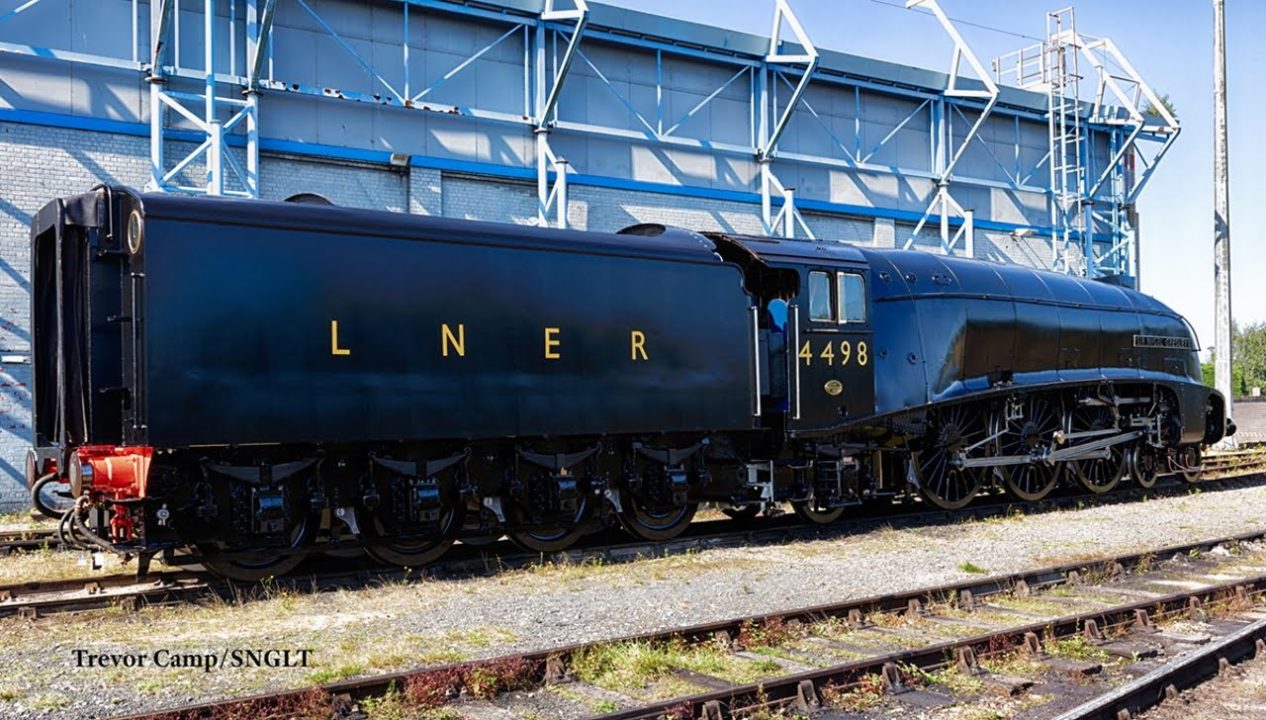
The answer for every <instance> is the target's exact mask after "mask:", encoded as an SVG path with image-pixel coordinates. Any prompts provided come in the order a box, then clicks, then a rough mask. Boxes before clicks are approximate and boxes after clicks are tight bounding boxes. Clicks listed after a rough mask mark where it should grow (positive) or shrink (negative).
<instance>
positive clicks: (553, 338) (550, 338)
mask: <svg viewBox="0 0 1266 720" xmlns="http://www.w3.org/2000/svg"><path fill="white" fill-rule="evenodd" d="M560 332H562V331H561V330H559V329H558V328H556V327H551V328H545V359H546V360H560V359H562V357H563V356H562V355H561V354H560V353H559V352H558V348H560V347H562V346H563V341H562V340H559V339H558V334H559V333H560Z"/></svg>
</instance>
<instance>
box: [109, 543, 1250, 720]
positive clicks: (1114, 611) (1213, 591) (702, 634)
mask: <svg viewBox="0 0 1266 720" xmlns="http://www.w3.org/2000/svg"><path fill="white" fill-rule="evenodd" d="M1263 539H1266V532H1252V533H1244V534H1239V535H1233V536H1228V537H1223V538H1218V539H1214V540H1206V541H1202V542H1198V543H1189V544H1184V545H1175V546H1169V547H1165V548H1161V549H1157V550H1150V551H1145V552H1133V553H1128V554H1123V555H1118V556H1115V557H1110V558H1106V559H1103V560H1098V561H1092V562H1081V563H1065V564H1060V565H1054V566H1050V567H1044V568H1040V569H1036V570H1030V571H1025V572H1019V573H1012V574H1006V575H997V576H991V577H988V578H981V579H976V580H969V581H964V582H957V583H949V584H946V585H940V586H935V587H927V588H920V589H917V590H912V591H908V592H901V593H893V594H889V595H877V596H871V597H866V598H861V599H854V600H846V601H844V602H840V603H833V604H828V605H818V606H814V607H807V608H800V609H796V610H790V611H785V612H776V613H764V614H756V615H748V616H743V617H738V618H732V619H728V620H722V621H717V622H709V623H702V624H698V625H692V626H688V627H682V628H675V629H672V630H668V631H662V632H650V633H641V634H636V635H629V636H624V637H619V638H614V639H609V640H602V641H598V642H590V643H579V644H573V645H567V646H563V647H555V648H550V649H548V650H541V651H535V652H530V653H525V654H517V655H510V656H502V657H497V658H492V659H487V660H479V661H471V662H461V663H452V664H449V665H444V666H440V667H434V668H426V669H421V670H413V671H407V672H397V673H390V674H386V675H379V676H375V677H371V678H364V679H359V680H349V681H342V682H337V683H331V684H326V685H321V686H318V687H315V688H313V687H308V688H303V689H296V690H290V691H283V692H280V693H268V694H259V695H253V696H249V697H244V698H237V699H232V700H225V701H218V702H210V703H199V704H193V705H187V706H182V707H179V708H173V709H170V710H164V711H160V712H149V713H142V714H138V715H132V716H128V718H129V720H140V719H141V718H147V719H157V718H163V719H173V720H174V719H175V718H180V719H181V720H190V719H192V718H214V717H221V716H232V715H233V713H242V712H246V711H249V710H250V709H251V708H256V707H260V706H263V705H267V706H269V707H284V706H285V703H287V702H295V703H298V702H304V701H310V700H311V698H312V693H314V692H319V693H324V694H325V695H327V696H329V697H331V698H340V697H346V698H348V699H351V700H363V699H366V698H370V697H375V696H379V695H382V694H384V693H386V692H389V691H390V690H391V689H392V688H396V689H399V688H404V687H407V686H408V685H409V683H410V681H417V680H418V679H419V678H427V677H432V678H444V677H453V676H455V675H457V674H459V673H461V672H463V671H472V670H476V669H478V668H481V667H492V668H495V667H498V666H504V665H505V664H506V663H515V664H517V666H519V667H522V668H525V673H526V674H527V675H529V676H530V679H531V680H532V681H533V682H537V683H539V682H544V680H545V678H546V676H547V675H555V676H556V675H560V674H561V673H563V672H564V671H565V663H566V660H567V658H568V657H570V656H571V655H572V654H573V653H575V652H578V651H583V650H587V649H591V648H594V647H599V646H607V645H614V644H620V643H655V642H668V641H673V640H681V641H686V642H697V641H703V640H709V639H716V638H718V637H720V636H722V635H723V636H724V637H725V638H726V639H727V640H733V639H735V638H738V637H740V636H741V633H742V632H743V631H744V629H745V628H749V627H752V626H760V625H761V624H762V623H791V622H800V623H805V624H808V623H812V622H816V621H820V620H823V619H829V618H844V619H852V620H853V621H856V620H857V619H858V618H864V617H865V616H867V615H870V614H873V613H887V612H894V611H896V612H900V611H906V612H909V611H915V610H919V609H921V608H922V607H923V606H924V604H938V603H950V604H956V605H958V606H959V607H962V608H966V607H970V606H971V605H972V604H974V603H975V602H977V601H978V600H979V599H980V598H984V597H989V596H991V595H998V594H1003V593H1008V592H1011V591H1013V590H1015V589H1016V588H1018V587H1023V586H1027V587H1028V588H1039V587H1050V586H1055V585H1059V584H1063V583H1067V582H1070V581H1076V578H1078V577H1086V576H1091V575H1102V576H1105V577H1115V576H1119V575H1121V574H1122V573H1124V572H1125V571H1127V570H1129V569H1131V568H1137V567H1139V566H1140V565H1147V566H1150V565H1151V563H1152V561H1153V559H1155V558H1158V557H1169V556H1189V555H1190V554H1192V553H1194V552H1204V551H1208V550H1211V549H1213V548H1215V547H1218V546H1220V545H1227V544H1238V543H1245V542H1254V541H1262V540H1263ZM1074 573H1076V574H1075V575H1074ZM1241 587H1242V588H1243V590H1239V589H1238V588H1241ZM1263 591H1266V575H1260V576H1256V577H1251V578H1245V579H1238V580H1234V581H1229V582H1223V583H1217V584H1213V585H1209V586H1207V587H1205V588H1201V589H1195V590H1185V591H1182V592H1179V593H1175V594H1172V595H1167V596H1158V597H1154V598H1149V599H1145V600H1138V601H1135V602H1130V603H1128V604H1123V605H1119V606H1115V607H1111V608H1096V609H1094V610H1091V611H1087V612H1084V613H1079V614H1074V615H1068V616H1064V617H1061V618H1057V619H1044V620H1040V621H1033V622H1030V623H1026V624H1023V625H1018V626H1015V627H1010V628H1003V629H998V630H993V631H990V632H988V633H986V634H982V635H978V636H973V637H970V638H965V639H960V640H949V641H943V642H938V643H933V644H929V645H928V646H926V647H923V648H920V649H911V650H902V651H898V652H893V653H887V654H883V655H877V656H875V657H872V658H868V659H865V660H859V661H851V662H847V663H844V664H841V665H836V666H834V667H830V668H825V669H819V670H813V671H809V672H803V673H798V674H793V675H786V676H783V677H780V678H772V679H766V680H762V681H760V682H759V683H753V684H750V685H741V686H735V687H731V688H726V689H724V690H718V691H712V692H706V693H701V694H699V695H694V696H689V697H678V698H674V699H671V700H667V701H662V702H655V703H651V704H648V705H645V706H642V707H638V708H631V709H626V710H622V711H618V712H614V713H609V714H605V715H601V716H599V717H601V718H603V720H635V719H640V718H658V717H661V716H663V715H667V714H670V713H677V714H678V715H679V716H683V715H684V716H685V717H699V716H700V714H701V713H702V712H703V710H704V705H706V704H709V703H714V702H715V703H719V705H720V708H721V710H722V711H724V710H726V709H728V708H740V707H742V708H747V707H753V706H755V705H759V704H778V703H782V702H786V701H794V699H795V698H797V697H798V696H800V697H803V696H804V687H805V686H804V685H803V683H804V682H810V683H812V685H813V688H814V695H813V696H814V697H815V698H816V697H817V696H818V695H819V694H820V692H821V690H822V689H823V688H825V687H826V686H828V685H834V686H848V685H849V684H850V683H854V682H856V681H857V680H858V679H860V678H861V677H863V676H865V675H869V674H878V673H880V672H881V671H882V670H883V668H884V666H885V665H887V664H892V663H898V664H906V665H915V666H918V667H920V668H924V669H935V668H938V667H943V666H944V665H945V664H946V658H947V657H952V655H953V651H955V650H957V649H959V648H967V647H971V648H973V649H974V650H975V651H976V652H978V653H979V654H982V655H983V654H985V653H986V651H989V650H991V649H992V650H993V651H996V650H998V649H999V648H1000V647H1002V646H1004V645H1005V646H1019V645H1020V644H1021V643H1023V642H1024V639H1025V638H1024V636H1025V634H1026V633H1040V632H1045V631H1048V630H1050V631H1051V632H1053V633H1055V636H1056V637H1066V636H1068V635H1071V634H1076V633H1078V632H1081V630H1082V629H1083V627H1084V625H1085V621H1086V620H1095V621H1096V622H1098V623H1099V626H1100V627H1101V628H1113V627H1117V626H1120V625H1122V624H1124V623H1131V622H1134V621H1135V620H1136V618H1137V616H1138V615H1137V613H1136V611H1140V610H1141V611H1144V612H1149V613H1154V614H1160V613H1165V612H1173V611H1176V610H1183V611H1185V610H1186V609H1187V608H1189V603H1190V598H1192V597H1197V598H1199V599H1200V600H1202V601H1204V602H1209V601H1214V600H1219V599H1222V598H1223V597H1227V596H1233V595H1241V596H1248V595H1250V594H1261V593H1262V592H1263ZM713 710H715V707H714V708H713ZM713 716H714V715H704V717H713Z"/></svg>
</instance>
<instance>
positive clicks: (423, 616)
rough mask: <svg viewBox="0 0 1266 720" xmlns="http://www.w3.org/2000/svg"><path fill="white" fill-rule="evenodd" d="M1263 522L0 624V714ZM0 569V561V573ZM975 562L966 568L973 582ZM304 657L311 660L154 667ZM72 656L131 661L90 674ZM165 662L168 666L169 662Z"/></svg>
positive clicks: (847, 590)
mask: <svg viewBox="0 0 1266 720" xmlns="http://www.w3.org/2000/svg"><path fill="white" fill-rule="evenodd" d="M1253 529H1263V530H1266V487H1258V488H1249V489H1239V490H1230V491H1224V492H1206V493H1194V494H1191V495H1187V496H1180V497H1173V498H1165V499H1159V500H1151V501H1146V502H1140V503H1135V504H1131V505H1124V506H1121V505H1118V506H1111V507H1099V508H1091V509H1083V510H1071V511H1064V512H1058V513H1049V514H1043V515H1035V516H1014V517H1008V518H1004V519H993V520H985V521H971V522H963V523H959V524H953V525H940V526H929V527H922V528H914V529H901V530H893V529H881V530H878V531H875V532H871V533H867V534H864V535H857V536H853V537H849V538H842V539H835V540H830V541H816V542H795V543H788V544H785V545H777V546H763V547H755V548H740V549H719V550H710V551H703V552H698V553H693V554H687V555H679V556H675V557H670V558H662V559H648V560H642V561H638V562H635V563H628V564H621V565H610V566H597V565H583V566H547V567H539V568H530V569H526V570H520V571H512V572H507V573H504V574H502V575H499V576H496V577H490V578H473V579H463V580H446V581H428V582H423V583H417V584H391V585H384V586H382V587H376V588H370V589H365V590H358V591H341V592H334V593H322V594H318V595H308V594H302V593H287V592H281V591H273V592H269V591H268V590H267V589H265V590H263V591H261V593H260V594H261V595H262V596H263V597H262V599H256V600H253V601H249V602H242V603H224V602H217V603H214V604H211V605H208V606H204V607H197V608H191V607H187V606H186V607H175V608H149V609H147V610H144V611H142V612H140V613H132V614H123V613H101V614H95V615H92V616H79V617H74V618H69V617H50V618H43V619H40V620H36V621H29V620H21V619H17V618H10V619H5V620H0V667H4V668H5V673H4V674H3V675H0V718H54V717H66V718H93V717H103V716H108V715H114V714H120V713H125V712H137V711H140V710H144V709H155V708H158V707H163V706H170V705H175V704H181V703H185V702H191V701H195V700H210V699H215V698H218V697H224V696H232V695H240V694H246V693H253V692H260V691H263V690H267V689H275V688H282V687H295V686H303V685H306V684H309V683H312V682H324V681H330V680H335V679H340V678H344V677H352V676H357V675H364V674H377V673H381V672H387V671H392V670H402V669H408V668H413V667H417V666H420V665H428V664H430V665H433V664H441V663H445V662H452V661H455V660H460V659H466V658H474V657H486V656H491V655H497V654H502V653H505V652H509V651H512V650H528V649H540V648H544V647H551V646H558V645H564V644H569V643H574V642H581V641H591V640H599V639H603V638H612V637H617V636H621V635H627V634H632V633H637V632H645V631H651V630H660V629H668V628H671V627H674V626H680V625H685V624H693V623H700V622H706V621H714V620H720V619H724V618H729V617H733V616H736V615H742V614H748V613H757V612H776V611H778V610H787V609H792V608H797V607H803V606H808V605H816V604H820V603H828V602H838V601H841V600H844V599H847V598H853V597H860V596H866V595H873V594H879V593H886V592H894V591H899V590H908V589H915V588H918V587H922V586H927V585H933V584H939V583H944V582H949V581H954V580H962V579H966V578H969V577H972V576H973V575H977V576H978V573H979V571H982V570H983V571H985V572H988V573H1004V572H1014V571H1018V570H1021V569H1025V568H1030V567H1038V566H1043V565H1049V564H1053V563H1058V562H1069V561H1074V560H1080V559H1088V558H1091V557H1096V556H1100V555H1106V554H1112V553H1116V552H1119V551H1126V550H1143V549H1147V548H1160V547H1163V546H1167V545H1173V544H1178V543H1183V542H1191V541H1196V540H1201V539H1210V538H1214V537H1218V536H1221V535H1226V534H1231V533H1239V532H1247V531H1251V530H1253ZM3 562H4V560H3V559H2V558H0V564H2V563H3ZM962 568H967V569H969V570H972V571H975V572H967V571H965V570H964V569H962ZM299 648H308V649H311V650H312V652H311V654H310V656H309V662H308V666H307V667H303V668H267V667H265V668H262V669H261V668H254V667H245V668H225V667H220V668H217V669H215V670H213V671H206V670H204V669H201V668H197V667H193V668H172V667H161V668H160V667H154V661H155V660H157V659H159V656H157V655H156V653H158V652H159V651H164V652H166V653H168V656H170V654H172V653H176V654H186V655H190V656H202V655H204V654H209V655H214V656H216V657H222V656H223V657H231V656H225V655H224V654H225V653H226V652H231V651H234V650H246V649H259V650H284V649H299ZM76 650H83V651H89V652H91V653H114V654H131V655H139V656H143V657H144V658H145V660H144V663H145V665H144V667H136V668H129V667H104V668H103V667H84V666H83V664H84V663H83V662H77V660H76V654H75V651H76ZM165 659H168V662H170V660H169V657H166V658H165Z"/></svg>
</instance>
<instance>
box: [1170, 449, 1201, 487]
mask: <svg viewBox="0 0 1266 720" xmlns="http://www.w3.org/2000/svg"><path fill="white" fill-rule="evenodd" d="M1174 462H1175V464H1176V465H1177V466H1178V474H1180V475H1182V479H1183V480H1186V481H1187V482H1189V483H1196V482H1200V480H1201V478H1203V477H1204V458H1203V457H1201V453H1200V446H1199V445H1188V446H1187V447H1185V448H1181V449H1179V450H1178V452H1177V453H1176V454H1175V457H1174Z"/></svg>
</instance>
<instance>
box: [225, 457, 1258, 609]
mask: <svg viewBox="0 0 1266 720" xmlns="http://www.w3.org/2000/svg"><path fill="white" fill-rule="evenodd" d="M1262 486H1266V473H1259V474H1253V475H1248V476H1243V477H1236V478H1226V479H1215V480H1207V481H1203V482H1201V483H1198V484H1197V485H1194V486H1193V485H1190V484H1188V483H1186V482H1184V481H1183V480H1182V479H1181V478H1179V477H1177V476H1173V475H1170V476H1163V477H1162V478H1160V480H1159V481H1158V482H1157V484H1156V486H1155V487H1153V488H1151V489H1150V490H1144V489H1142V488H1137V487H1132V488H1129V489H1128V490H1119V491H1117V492H1113V493H1108V494H1106V495H1092V494H1088V493H1086V492H1085V491H1082V490H1080V489H1077V488H1064V489H1061V490H1059V491H1057V492H1055V493H1053V494H1052V495H1051V496H1050V497H1048V498H1046V499H1044V500H1041V501H1039V502H1035V503H1025V502H1017V501H1014V500H1013V499H1011V498H1009V497H1008V496H1006V495H1003V494H1001V493H998V494H993V495H988V496H984V497H982V499H981V500H980V501H978V502H977V503H975V504H974V505H972V506H969V507H967V508H965V509H963V510H958V511H944V510H939V509H935V508H932V507H931V506H930V505H928V504H927V503H926V502H923V501H921V500H918V499H915V498H912V497H907V498H901V499H900V500H898V499H894V500H893V501H892V502H890V503H876V504H873V505H867V506H859V507H858V508H855V509H853V511H852V512H851V514H849V515H846V516H845V517H844V518H842V519H841V520H839V521H838V522H836V523H833V524H831V525H824V526H816V525H805V524H804V523H803V522H802V521H800V520H799V518H797V517H796V516H795V515H794V514H792V513H786V514H783V515H779V516H777V517H773V518H766V519H763V520H757V521H754V522H749V523H742V522H739V521H734V520H705V521H700V522H696V523H694V524H693V525H691V527H690V528H689V529H688V530H687V531H686V533H684V534H683V535H682V536H681V537H679V538H677V539H675V540H671V541H668V542H662V543H650V542H644V541H635V540H633V539H631V538H630V537H629V536H628V535H626V534H624V533H623V532H621V531H619V530H616V529H605V530H601V531H598V532H595V533H593V534H591V535H589V536H587V537H585V538H584V539H583V540H582V541H581V542H580V543H578V544H577V546H576V547H574V548H572V549H570V550H567V551H564V552H558V553H539V554H533V553H525V552H524V551H522V550H520V549H518V548H517V547H515V546H513V545H511V544H510V543H509V542H508V541H498V542H496V543H494V544H492V545H481V546H474V545H463V544H460V543H459V544H457V545H455V546H454V547H453V549H452V550H450V551H449V553H448V554H447V555H446V556H445V557H444V559H442V560H440V561H439V562H437V563H435V564H434V565H432V566H430V567H427V568H424V569H403V570H401V569H395V568H387V567H382V566H372V565H369V564H368V563H369V561H368V560H365V559H350V558H330V557H322V556H314V557H312V558H309V559H308V560H306V561H305V562H304V563H303V565H301V566H300V567H299V568H298V569H297V570H296V571H295V572H294V573H293V574H291V575H290V576H287V577H285V578H282V579H281V580H279V581H278V582H279V583H281V584H284V585H286V586H288V587H289V588H290V589H293V590H297V591H311V592H322V591H327V590H338V589H355V588H358V587H367V586H370V585H373V584H375V583H381V582H384V581H412V580H417V581H423V582H425V581H427V580H464V579H471V578H477V577H494V576H497V575H500V574H503V573H507V572H512V571H516V570H523V569H530V568H535V567H549V566H559V567H566V566H584V565H586V564H589V565H593V566H595V567H606V566H611V565H623V564H633V563H637V562H641V561H646V560H654V559H661V558H670V557H674V556H679V555H685V554H689V553H698V552H700V551H702V550H713V549H724V548H738V547H770V546H777V545H788V544H794V543H800V542H813V541H823V540H836V539H842V538H847V537H849V536H856V535H863V534H866V533H870V532H875V531H881V530H892V529H902V530H918V529H928V528H937V527H945V526H950V525H959V524H962V523H963V522H964V521H983V520H988V519H992V518H1000V517H1010V516H1015V515H1016V514H1017V513H1020V514H1022V515H1023V516H1032V515H1046V514H1049V513H1054V512H1060V511H1064V510H1070V509H1076V510H1082V509H1091V508H1098V507H1110V506H1113V505H1123V504H1127V503H1133V502H1139V501H1144V500H1149V499H1160V498H1168V497H1179V496H1182V495H1186V494H1189V493H1191V492H1201V493H1217V492H1227V491H1233V490H1243V489H1248V488H1255V487H1262ZM267 596H268V595H267V593H265V597H267ZM239 599H240V598H239Z"/></svg>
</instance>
